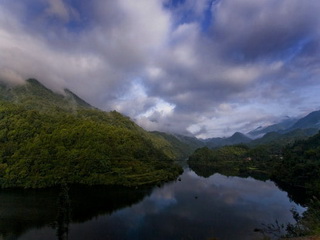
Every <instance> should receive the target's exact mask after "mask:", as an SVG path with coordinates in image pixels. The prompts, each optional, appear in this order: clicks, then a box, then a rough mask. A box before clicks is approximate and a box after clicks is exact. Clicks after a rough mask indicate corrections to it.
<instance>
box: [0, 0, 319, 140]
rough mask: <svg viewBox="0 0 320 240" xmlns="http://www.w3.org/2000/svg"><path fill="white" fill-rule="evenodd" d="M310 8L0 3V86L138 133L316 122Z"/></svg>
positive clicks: (108, 0) (210, 132)
mask: <svg viewBox="0 0 320 240" xmlns="http://www.w3.org/2000/svg"><path fill="white" fill-rule="evenodd" d="M319 12H320V1H319V0H308V1H301V0H92V1H86V0H28V1H25V0H14V1H12V0H0V79H2V80H4V81H9V82H14V83H20V82H23V81H24V80H25V79H28V78H36V79H38V80H39V81H40V82H41V83H43V84H44V85H45V86H47V87H49V88H51V89H53V90H55V91H58V92H59V91H61V89H64V88H68V89H70V90H71V91H73V92H74V93H76V94H77V95H78V96H80V97H81V98H83V99H84V100H86V101H87V102H89V103H90V104H91V105H93V106H95V107H98V108H100V109H102V110H105V111H110V110H116V111H119V112H121V113H123V114H125V115H127V116H129V117H130V118H131V119H132V120H134V121H135V122H136V123H137V124H139V125H140V126H142V127H144V128H145V129H147V130H150V131H152V130H159V131H165V132H172V133H179V134H185V135H193V136H197V137H200V138H208V137H222V136H230V135H232V134H233V133H234V132H237V131H240V132H243V133H246V132H248V131H250V130H253V129H255V128H256V127H258V126H266V125H269V124H272V123H276V122H278V121H280V120H282V119H284V118H286V117H287V116H289V117H300V116H304V115H306V114H308V113H309V112H311V111H315V110H319V109H320V107H319V102H320V95H319V93H320V78H319V77H320V14H319Z"/></svg>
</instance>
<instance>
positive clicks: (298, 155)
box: [188, 132, 320, 237]
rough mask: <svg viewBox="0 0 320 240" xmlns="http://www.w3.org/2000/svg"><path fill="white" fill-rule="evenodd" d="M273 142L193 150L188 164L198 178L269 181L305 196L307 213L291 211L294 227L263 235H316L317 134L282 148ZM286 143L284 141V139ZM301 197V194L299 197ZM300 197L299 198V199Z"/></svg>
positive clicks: (319, 224) (319, 203) (319, 223)
mask: <svg viewBox="0 0 320 240" xmlns="http://www.w3.org/2000/svg"><path fill="white" fill-rule="evenodd" d="M282 140H283V139H280V144H276V142H273V143H270V144H268V145H260V146H256V147H248V146H246V145H234V146H225V147H222V148H219V149H209V148H207V147H204V148H200V149H197V150H196V151H195V152H194V154H193V155H191V156H190V158H189V160H188V163H189V166H190V167H191V169H193V170H194V171H195V172H196V173H197V174H198V175H201V176H204V177H209V176H211V175H212V174H214V173H216V172H218V173H222V174H225V175H232V176H254V177H256V178H260V179H261V178H262V179H263V178H264V179H268V178H271V179H273V180H274V181H275V182H276V183H277V184H279V186H281V188H284V189H286V191H288V194H289V196H291V197H292V196H293V195H292V194H291V193H290V191H291V190H292V188H294V190H295V191H296V190H297V189H299V192H300V193H303V194H305V195H306V197H307V199H304V200H303V201H304V202H303V204H305V205H306V206H307V207H308V210H307V211H306V212H304V213H303V215H302V216H300V215H299V214H298V213H297V212H296V211H295V210H293V216H294V218H295V220H296V223H294V224H288V225H283V224H281V225H279V223H278V222H276V224H273V225H271V226H268V229H267V232H269V231H270V232H271V233H272V232H278V230H279V228H284V229H285V230H286V231H287V237H298V236H305V235H320V200H319V197H320V178H319V176H320V132H319V133H318V134H316V135H314V136H313V137H310V138H309V139H307V140H299V141H296V142H295V143H294V144H289V145H287V146H285V147H283V145H282V144H281V141H282ZM287 140H288V139H287ZM300 195H301V194H300ZM300 197H301V196H300Z"/></svg>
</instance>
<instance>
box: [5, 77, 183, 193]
mask: <svg viewBox="0 0 320 240" xmlns="http://www.w3.org/2000/svg"><path fill="white" fill-rule="evenodd" d="M164 145H168V146H169V145H170V143H168V142H167V141H166V140H165V139H163V138H160V137H158V136H157V135H155V134H152V133H149V132H147V131H145V130H144V129H142V128H141V127H139V126H138V125H136V124H135V123H134V122H132V121H131V120H130V119H129V118H128V117H126V116H123V115H121V114H120V113H118V112H115V111H112V112H104V111H101V110H98V109H95V108H93V107H92V106H90V104H88V103H86V102H85V101H84V100H82V99H81V98H80V97H78V96H77V95H75V94H74V93H72V92H71V91H70V90H64V92H62V93H61V94H59V93H55V92H53V91H51V90H50V89H48V88H46V87H45V86H43V85H42V84H41V83H40V82H39V81H37V80H35V79H29V80H27V81H26V83H25V84H24V85H18V86H9V85H6V84H3V83H2V84H0V186H1V187H22V188H44V187H51V186H56V185H59V184H62V183H69V184H85V185H122V186H139V185H149V184H151V185H154V184H158V183H161V182H164V181H167V180H171V179H175V178H176V177H177V176H178V175H179V174H180V173H181V171H182V169H181V168H180V167H179V166H177V165H176V164H174V163H173V160H174V159H175V158H176V157H177V156H176V155H175V154H171V155H170V154H168V153H167V152H164V151H163V150H162V146H164Z"/></svg>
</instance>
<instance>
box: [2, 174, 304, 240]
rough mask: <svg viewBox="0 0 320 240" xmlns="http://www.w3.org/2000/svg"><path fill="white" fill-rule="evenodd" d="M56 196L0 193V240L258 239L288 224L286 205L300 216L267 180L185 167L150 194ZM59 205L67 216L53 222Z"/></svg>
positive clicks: (89, 191) (102, 191) (80, 191)
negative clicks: (61, 199) (269, 228)
mask: <svg viewBox="0 0 320 240" xmlns="http://www.w3.org/2000/svg"><path fill="white" fill-rule="evenodd" d="M58 195H59V191H58V190H55V189H52V190H47V191H8V190H6V191H1V192H0V201H1V206H0V233H1V234H2V238H3V239H19V240H20V239H21V240H27V239H30V240H31V239H32V240H38V239H39V240H40V239H48V240H50V239H52V240H53V239H69V240H81V239H91V240H106V239H112V240H113V239H130V240H132V239H133V240H135V239H136V240H138V239H139V240H143V239H173V240H175V239H177V240H178V239H210V238H212V239H213V238H216V239H219V240H223V239H244V240H245V239H262V234H261V233H259V232H255V231H254V229H257V228H258V229H263V228H264V224H266V225H267V224H272V223H275V221H278V222H280V223H284V224H285V223H288V222H293V218H292V213H291V211H290V210H291V209H292V208H296V209H297V210H298V211H299V212H303V211H304V209H303V207H301V206H300V205H298V204H296V203H294V202H293V201H291V200H290V199H289V197H288V194H287V193H286V192H284V191H282V190H280V189H279V188H278V187H277V186H276V185H275V184H274V183H273V182H272V181H259V180H255V179H253V178H250V177H249V178H239V177H227V176H223V175H220V174H214V175H213V176H211V177H209V178H203V177H199V176H197V175H196V174H195V173H194V172H193V171H190V170H185V172H184V173H183V175H182V176H181V181H176V182H171V183H167V184H165V185H163V186H161V187H156V188H154V189H134V190H129V189H114V188H71V189H70V191H69V195H68V197H69V200H68V201H70V202H69V203H68V204H65V205H64V204H62V205H61V204H60V205H59V204H57V198H58ZM66 206H68V207H67V208H70V209H68V211H69V210H70V219H69V218H65V216H62V218H61V214H65V215H66V212H68V211H64V210H65V208H66ZM61 209H62V210H61ZM58 219H64V220H58ZM66 219H67V220H66ZM61 221H62V222H61ZM59 230H60V231H59ZM0 236H1V235H0ZM0 239H1V237H0Z"/></svg>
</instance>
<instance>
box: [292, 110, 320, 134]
mask: <svg viewBox="0 0 320 240" xmlns="http://www.w3.org/2000/svg"><path fill="white" fill-rule="evenodd" d="M306 128H316V129H320V110H319V111H314V112H311V113H309V114H308V115H307V116H305V117H303V118H301V119H299V120H298V121H297V122H296V123H295V124H293V126H291V127H290V128H288V129H287V130H286V131H292V130H294V129H306Z"/></svg>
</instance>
